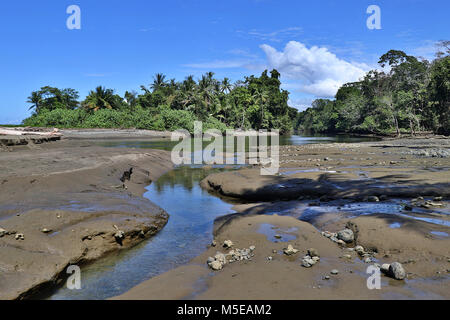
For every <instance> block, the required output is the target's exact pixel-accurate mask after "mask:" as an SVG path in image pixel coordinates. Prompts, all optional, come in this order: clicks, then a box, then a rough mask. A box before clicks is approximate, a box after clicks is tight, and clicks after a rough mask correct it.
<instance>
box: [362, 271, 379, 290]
mask: <svg viewBox="0 0 450 320" xmlns="http://www.w3.org/2000/svg"><path fill="white" fill-rule="evenodd" d="M366 273H367V274H370V276H369V277H368V278H367V289H369V290H373V289H377V290H380V289H381V270H380V268H379V267H377V266H375V265H372V266H369V267H367V270H366Z"/></svg>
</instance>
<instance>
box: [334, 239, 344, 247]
mask: <svg viewBox="0 0 450 320" xmlns="http://www.w3.org/2000/svg"><path fill="white" fill-rule="evenodd" d="M336 243H337V244H339V245H341V246H343V245H344V244H345V241H344V240H338V241H336Z"/></svg>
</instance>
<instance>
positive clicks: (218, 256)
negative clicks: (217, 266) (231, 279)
mask: <svg viewBox="0 0 450 320" xmlns="http://www.w3.org/2000/svg"><path fill="white" fill-rule="evenodd" d="M214 259H215V261H219V262H220V263H221V264H226V263H227V258H226V256H225V255H224V254H223V253H221V252H217V253H216V255H215V256H214Z"/></svg>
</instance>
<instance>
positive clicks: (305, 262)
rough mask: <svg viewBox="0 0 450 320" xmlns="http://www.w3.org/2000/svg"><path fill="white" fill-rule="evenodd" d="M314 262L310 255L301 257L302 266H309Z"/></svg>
mask: <svg viewBox="0 0 450 320" xmlns="http://www.w3.org/2000/svg"><path fill="white" fill-rule="evenodd" d="M315 264H316V262H315V261H314V260H313V259H311V257H310V256H304V257H303V259H302V267H305V268H311V267H312V266H313V265H315Z"/></svg>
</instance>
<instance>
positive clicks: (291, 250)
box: [283, 245, 298, 256]
mask: <svg viewBox="0 0 450 320" xmlns="http://www.w3.org/2000/svg"><path fill="white" fill-rule="evenodd" d="M283 252H284V254H285V255H288V256H290V255H293V254H296V253H297V252H298V250H297V249H294V247H293V246H292V245H288V247H287V248H284V250H283Z"/></svg>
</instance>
